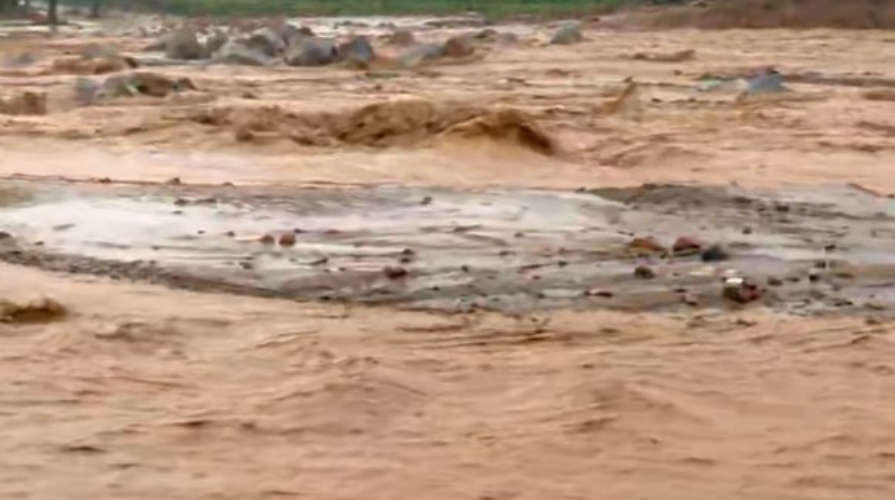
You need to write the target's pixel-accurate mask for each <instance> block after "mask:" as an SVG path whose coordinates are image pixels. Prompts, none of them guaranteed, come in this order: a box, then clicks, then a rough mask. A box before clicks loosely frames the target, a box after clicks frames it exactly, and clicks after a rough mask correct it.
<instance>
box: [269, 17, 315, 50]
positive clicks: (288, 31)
mask: <svg viewBox="0 0 895 500" xmlns="http://www.w3.org/2000/svg"><path fill="white" fill-rule="evenodd" d="M277 31H278V33H279V34H280V38H282V39H283V42H284V43H285V44H286V47H291V46H292V45H294V44H295V43H296V42H297V41H298V40H299V39H301V38H305V37H313V36H314V32H313V31H311V28H308V27H307V26H302V27H296V26H295V25H292V24H289V23H286V24H283V25H282V26H281V27H280V28H279V30H277Z"/></svg>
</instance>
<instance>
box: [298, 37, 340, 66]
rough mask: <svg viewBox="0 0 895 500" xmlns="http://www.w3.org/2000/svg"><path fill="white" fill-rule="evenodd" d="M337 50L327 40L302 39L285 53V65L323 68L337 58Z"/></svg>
mask: <svg viewBox="0 0 895 500" xmlns="http://www.w3.org/2000/svg"><path fill="white" fill-rule="evenodd" d="M338 55H339V51H338V48H337V47H336V46H335V45H334V44H333V43H332V42H331V41H329V40H323V39H321V38H313V37H302V38H299V39H297V40H296V41H295V43H294V44H293V45H292V46H291V47H289V49H288V50H287V51H286V57H285V60H286V64H288V65H290V66H324V65H327V64H330V63H332V62H333V61H335V60H336V59H337V58H338Z"/></svg>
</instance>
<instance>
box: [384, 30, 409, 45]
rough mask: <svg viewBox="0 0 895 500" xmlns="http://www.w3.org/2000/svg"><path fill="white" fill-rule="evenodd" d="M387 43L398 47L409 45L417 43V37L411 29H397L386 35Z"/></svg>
mask: <svg viewBox="0 0 895 500" xmlns="http://www.w3.org/2000/svg"><path fill="white" fill-rule="evenodd" d="M386 43H388V44H389V45H397V46H398V47H409V46H411V45H413V44H415V43H416V37H415V36H414V35H413V32H412V31H410V30H409V29H404V28H401V29H396V30H395V31H393V32H392V33H390V34H389V35H388V36H387V37H386Z"/></svg>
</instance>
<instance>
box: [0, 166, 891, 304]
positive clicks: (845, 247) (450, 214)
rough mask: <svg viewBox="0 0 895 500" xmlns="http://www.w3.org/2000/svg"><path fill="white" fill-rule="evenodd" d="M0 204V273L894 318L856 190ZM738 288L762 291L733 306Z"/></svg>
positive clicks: (335, 193) (403, 300)
mask: <svg viewBox="0 0 895 500" xmlns="http://www.w3.org/2000/svg"><path fill="white" fill-rule="evenodd" d="M0 205H2V207H0V231H3V233H2V234H0V237H2V238H0V259H2V260H3V261H5V262H9V263H14V264H20V265H27V266H35V267H39V268H44V269H50V270H55V271H62V272H68V273H86V274H93V275H102V276H110V277H113V278H115V279H130V280H139V281H148V282H154V283H162V284H166V285H168V286H171V287H175V288H185V289H192V290H201V291H212V292H224V293H236V294H247V295H256V296H264V297H281V298H292V299H296V300H303V301H308V300H313V301H318V300H319V301H331V302H343V303H347V304H351V303H357V304H389V305H394V306H398V307H402V308H409V309H426V310H436V311H445V312H462V311H469V310H474V309H484V310H495V311H500V312H504V313H510V314H522V313H525V312H529V311H539V310H548V309H553V308H572V309H592V308H606V309H616V310H628V311H646V310H662V311H681V310H704V309H709V310H711V309H717V310H723V309H729V308H740V307H744V306H746V305H751V304H763V305H766V306H770V307H772V308H774V309H779V310H784V311H787V312H791V313H797V314H798V313H803V314H824V313H851V312H870V311H872V312H873V313H874V314H885V310H886V309H888V308H889V307H892V306H895V254H893V251H895V228H893V224H892V222H893V220H895V201H893V200H892V199H890V198H888V197H887V196H881V195H878V194H876V193H873V192H870V191H868V190H865V189H862V188H861V187H859V186H841V185H840V186H811V187H792V188H786V189H782V190H775V191H773V192H770V191H769V192H760V191H746V190H743V189H741V188H738V187H736V186H723V187H722V186H714V187H702V186H700V187H697V186H687V185H644V186H640V187H635V188H603V189H594V190H588V189H579V190H577V191H548V190H519V189H506V190H504V189H487V190H485V189H483V190H463V191H461V190H454V189H447V188H443V189H442V188H416V187H398V186H376V187H324V188H286V187H236V186H232V185H224V186H192V185H190V186H187V185H180V184H177V183H170V184H168V185H137V184H130V185H129V184H113V183H74V182H62V181H58V182H56V181H54V182H46V181H33V180H6V181H3V182H2V183H0ZM731 280H737V281H735V283H742V282H745V283H748V284H749V286H750V295H749V296H748V297H731V296H730V295H727V296H725V292H724V289H725V287H726V286H727V285H725V283H728V285H729V283H731ZM728 287H729V286H728Z"/></svg>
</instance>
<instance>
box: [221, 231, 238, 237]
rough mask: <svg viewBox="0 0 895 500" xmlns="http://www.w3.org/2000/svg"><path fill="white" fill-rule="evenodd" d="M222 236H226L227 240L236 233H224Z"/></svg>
mask: <svg viewBox="0 0 895 500" xmlns="http://www.w3.org/2000/svg"><path fill="white" fill-rule="evenodd" d="M224 236H227V237H228V238H233V237H235V236H236V233H234V232H233V231H227V232H226V233H224Z"/></svg>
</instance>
